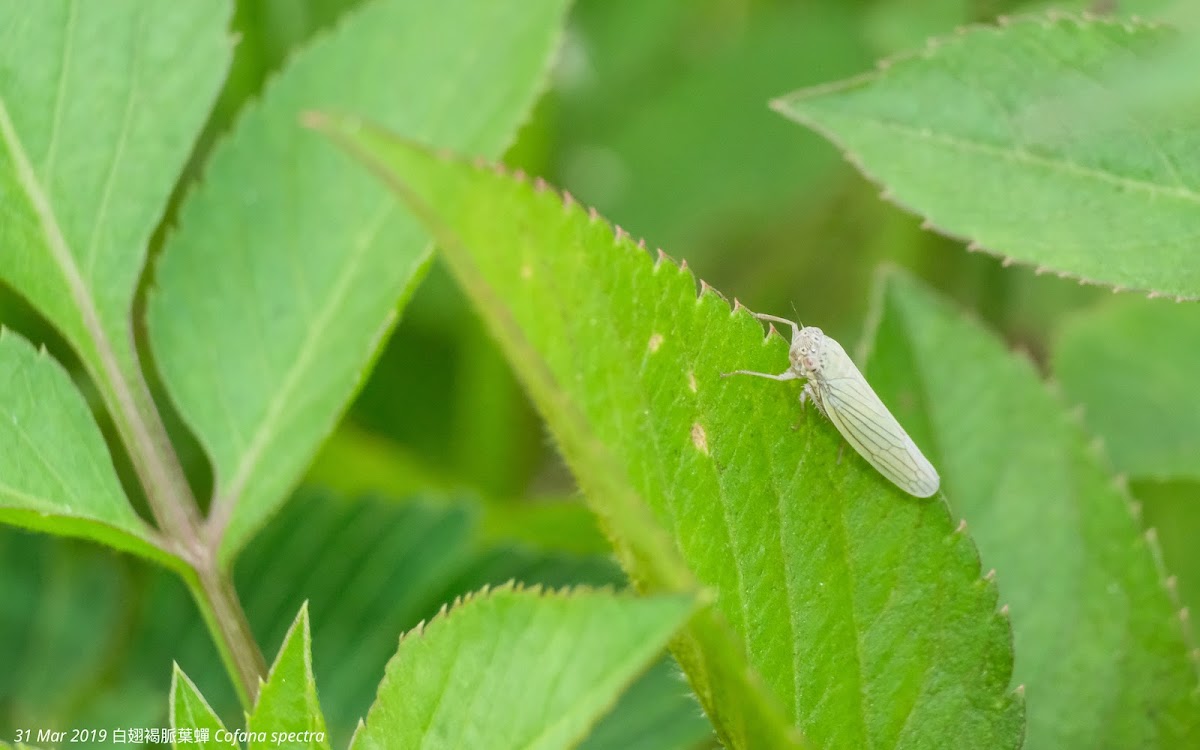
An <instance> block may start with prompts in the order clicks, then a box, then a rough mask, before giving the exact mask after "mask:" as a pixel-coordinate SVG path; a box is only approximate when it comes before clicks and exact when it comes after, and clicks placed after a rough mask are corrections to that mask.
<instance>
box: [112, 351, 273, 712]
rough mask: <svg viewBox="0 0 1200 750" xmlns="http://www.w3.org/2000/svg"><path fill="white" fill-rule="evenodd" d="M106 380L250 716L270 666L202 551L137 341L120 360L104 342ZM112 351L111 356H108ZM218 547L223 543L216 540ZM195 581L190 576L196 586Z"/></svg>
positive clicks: (157, 510) (163, 524) (195, 510)
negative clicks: (189, 568)
mask: <svg viewBox="0 0 1200 750" xmlns="http://www.w3.org/2000/svg"><path fill="white" fill-rule="evenodd" d="M100 343H101V346H100V347H99V348H100V349H101V351H102V352H104V353H106V354H108V355H109V356H102V360H103V362H104V372H103V373H100V375H101V376H102V377H99V378H97V380H98V381H99V382H101V383H102V384H104V385H105V386H107V387H105V388H102V391H103V392H104V393H105V400H106V402H107V403H108V407H109V410H110V411H111V412H112V415H113V421H114V422H115V423H116V426H117V430H118V431H119V432H120V434H121V439H122V441H123V442H124V443H125V445H126V447H127V448H128V450H129V454H130V457H131V458H132V460H133V466H134V470H135V471H136V472H137V475H138V479H139V481H140V482H141V483H142V487H143V488H144V489H145V491H146V499H147V503H148V504H149V505H150V510H151V513H153V515H154V519H155V521H156V522H157V524H158V527H159V529H160V530H161V532H162V533H163V535H164V536H165V537H166V539H167V541H168V542H169V543H170V547H171V550H170V551H172V552H173V553H175V554H176V555H178V556H179V557H180V558H181V559H183V560H184V562H186V563H187V564H188V565H189V566H190V567H191V571H192V573H194V579H193V580H189V581H188V584H189V587H190V588H191V590H192V595H193V596H194V597H195V599H196V605H197V606H198V607H199V608H200V611H201V613H202V614H203V615H204V620H205V623H206V624H207V625H208V628H209V631H210V632H211V634H212V637H213V640H214V641H215V642H216V644H217V648H218V650H219V651H220V652H221V656H222V659H223V661H224V662H225V668H226V670H227V671H228V672H229V676H230V679H231V680H232V681H233V683H234V686H235V688H236V689H237V692H238V697H239V698H240V699H241V701H242V705H243V708H245V709H246V710H247V711H248V710H250V709H251V708H252V707H253V705H254V700H255V698H256V697H257V694H258V685H259V681H260V679H261V678H263V677H264V676H265V675H266V665H265V662H264V660H263V656H262V652H261V651H260V650H259V648H258V643H257V642H255V640H254V635H253V633H251V631H250V625H249V622H248V621H247V619H246V613H245V611H244V610H243V609H242V605H241V602H240V601H239V600H238V598H237V591H236V590H235V588H234V586H233V583H232V581H231V580H230V579H229V577H228V576H227V575H226V574H225V573H223V572H222V571H221V570H220V567H219V564H218V562H217V554H216V545H215V544H214V545H213V546H212V547H211V548H210V547H209V546H208V545H206V544H205V543H204V539H203V536H202V533H201V532H202V523H201V520H200V509H199V506H198V505H197V503H196V499H195V497H194V496H193V494H192V490H191V487H190V486H189V485H188V482H187V478H186V476H185V475H184V473H183V466H182V464H180V462H179V457H178V455H176V453H175V448H174V446H173V445H172V444H171V440H170V437H169V436H168V435H167V429H166V426H165V425H164V424H163V421H162V416H161V415H160V414H159V411H158V407H157V405H156V404H155V403H154V397H153V396H151V395H150V387H149V386H148V385H147V384H146V380H145V377H144V376H143V375H142V370H141V366H140V364H139V362H138V357H137V350H136V347H135V345H134V342H133V338H132V336H130V338H129V339H128V342H127V348H126V349H125V350H124V351H123V352H121V354H123V355H124V356H120V355H117V354H116V352H114V351H113V350H112V349H111V348H108V347H105V346H104V344H106V343H108V342H106V341H101V342H100ZM106 349H107V351H105V350H106ZM218 541H219V540H218ZM190 577H191V576H189V578H190Z"/></svg>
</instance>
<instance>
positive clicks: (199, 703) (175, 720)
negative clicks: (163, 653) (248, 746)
mask: <svg viewBox="0 0 1200 750" xmlns="http://www.w3.org/2000/svg"><path fill="white" fill-rule="evenodd" d="M171 727H172V728H173V729H174V730H175V736H176V741H175V742H174V743H173V746H174V747H176V748H180V747H189V748H196V749H197V750H228V749H229V748H232V749H233V750H238V748H239V745H238V744H237V743H236V742H233V741H232V739H230V740H228V741H224V742H222V741H218V740H217V737H218V735H219V733H223V732H225V725H224V724H222V723H221V719H220V718H218V717H217V715H216V714H215V713H213V710H212V708H210V707H209V705H208V701H206V700H204V696H203V695H201V694H200V691H199V690H197V689H196V686H195V685H193V684H192V681H191V680H189V679H188V676H187V675H186V674H184V673H183V670H182V669H180V668H179V665H178V664H176V665H175V667H174V670H173V671H172V672H171ZM197 731H199V732H201V733H203V732H207V734H208V739H207V740H200V739H198V738H197V737H198V734H197ZM185 733H186V734H187V735H190V736H191V737H192V738H193V739H192V741H191V742H184V741H182V740H183V735H184V734H185ZM200 736H203V735H200ZM221 736H222V739H224V738H225V736H227V735H221Z"/></svg>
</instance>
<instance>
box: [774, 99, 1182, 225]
mask: <svg viewBox="0 0 1200 750" xmlns="http://www.w3.org/2000/svg"><path fill="white" fill-rule="evenodd" d="M783 106H784V107H792V106H803V105H802V103H801V102H798V101H797V102H790V101H787V100H785V101H784V103H783ZM783 111H784V113H785V114H787V115H789V116H791V117H794V118H795V119H797V120H800V121H801V122H803V124H805V125H807V126H809V127H811V128H813V129H814V130H817V131H819V132H821V133H822V134H823V135H824V136H825V137H826V138H828V139H829V140H831V141H834V142H835V143H838V144H840V145H841V146H842V147H843V148H846V149H848V150H853V149H849V146H848V144H847V140H846V139H845V138H843V137H841V136H840V135H837V134H835V133H834V132H833V131H831V130H829V129H828V128H825V127H823V126H822V125H821V124H820V122H819V121H818V117H816V116H814V115H811V114H809V113H807V112H802V111H796V110H791V109H784V110H783ZM833 114H834V116H837V117H845V118H850V119H854V120H857V121H859V122H861V123H865V124H867V125H872V126H875V127H878V128H880V129H882V130H885V131H887V130H890V131H893V132H895V133H899V134H901V135H903V136H906V137H908V138H911V139H913V140H918V141H926V142H929V143H935V144H940V145H943V146H949V147H951V148H956V149H959V150H960V151H968V152H970V151H974V152H976V153H981V154H986V155H988V156H992V157H995V158H996V159H998V160H1000V161H1007V162H1011V163H1014V164H1022V165H1031V166H1038V167H1044V168H1046V169H1048V170H1050V171H1052V172H1059V173H1063V174H1068V175H1071V176H1073V177H1082V178H1085V179H1090V180H1095V181H1096V182H1101V183H1105V184H1107V185H1113V186H1116V187H1120V188H1126V189H1129V190H1136V191H1139V192H1144V193H1148V194H1149V195H1151V196H1155V197H1164V198H1174V199H1178V200H1182V201H1186V202H1188V203H1195V204H1197V205H1200V193H1197V192H1195V191H1193V190H1189V189H1187V188H1174V187H1168V186H1166V185H1162V184H1159V183H1156V182H1148V181H1146V180H1138V179H1135V178H1132V177H1125V176H1122V175H1119V174H1115V173H1113V172H1106V171H1104V170H1100V169H1095V168H1093V167H1087V166H1084V165H1082V164H1077V163H1075V162H1072V161H1068V160H1066V159H1055V158H1051V157H1047V156H1040V155H1038V154H1035V153H1033V152H1031V151H1027V150H1024V149H1020V148H1005V147H1002V146H996V145H993V144H990V143H984V142H983V141H977V140H973V139H971V138H966V137H962V136H957V135H952V134H950V133H945V132H937V131H934V130H932V129H930V128H918V127H914V126H912V125H907V124H904V123H900V122H896V121H893V120H886V119H882V118H878V117H868V116H864V115H860V114H847V113H842V112H835V113H833Z"/></svg>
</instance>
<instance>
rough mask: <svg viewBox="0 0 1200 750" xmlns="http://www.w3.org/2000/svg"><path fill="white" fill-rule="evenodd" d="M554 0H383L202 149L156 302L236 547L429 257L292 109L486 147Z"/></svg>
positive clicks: (515, 106)
mask: <svg viewBox="0 0 1200 750" xmlns="http://www.w3.org/2000/svg"><path fill="white" fill-rule="evenodd" d="M564 6H565V2H564V0H533V1H531V2H524V3H519V4H517V5H514V6H511V7H510V6H507V5H506V6H504V7H503V8H501V6H498V5H495V4H494V3H490V2H486V1H485V0H449V1H448V2H439V3H413V2H408V0H377V1H376V2H373V3H371V4H369V5H367V6H365V7H364V8H363V9H361V10H359V11H356V12H353V13H351V14H349V15H348V16H347V17H346V18H345V19H344V21H343V23H341V24H340V25H339V26H338V27H337V28H336V29H334V30H333V31H332V32H331V33H329V34H327V35H325V36H322V37H321V38H319V39H318V40H317V41H315V42H314V43H313V44H312V45H311V46H309V47H308V48H306V49H304V50H303V51H301V52H300V53H298V54H297V55H296V57H295V58H294V59H293V60H292V63H291V65H290V66H289V67H288V68H287V69H286V70H285V71H284V72H283V73H281V74H280V76H279V77H278V78H277V79H276V80H275V81H274V82H273V83H272V84H270V85H269V86H268V88H267V90H266V92H265V94H264V95H263V98H262V101H261V102H259V103H258V104H256V105H252V106H251V107H250V108H249V109H248V110H247V111H246V113H245V114H244V116H243V117H242V118H241V120H240V121H239V123H238V125H237V127H236V128H235V130H234V131H233V133H232V134H231V136H230V137H229V139H228V140H227V141H225V142H223V143H222V144H221V146H220V147H218V149H217V150H216V151H215V152H214V153H213V156H212V159H211V162H210V163H209V165H208V168H207V172H206V176H205V179H204V182H203V184H202V185H201V187H200V188H199V189H198V190H197V191H196V192H194V193H193V194H192V195H191V196H189V198H188V200H187V201H186V203H185V205H184V206H183V207H182V209H181V211H180V226H179V230H178V232H177V233H176V234H174V235H173V236H172V237H171V238H170V240H169V241H168V242H167V245H166V247H165V249H164V257H163V260H162V262H161V264H160V267H159V269H158V277H157V289H156V290H155V292H154V293H153V294H152V295H151V297H150V300H149V303H148V316H149V329H150V340H151V344H152V348H153V350H154V353H155V356H156V358H157V360H158V363H159V365H160V369H161V371H162V374H163V380H164V382H165V384H166V386H167V390H168V392H169V393H170V395H171V397H172V398H173V400H174V401H175V403H176V405H177V406H178V408H179V411H180V412H181V414H182V415H183V417H184V418H185V420H186V421H187V423H188V424H189V425H190V426H191V427H192V429H193V430H194V431H195V432H196V434H197V436H198V437H199V439H200V442H201V443H202V444H203V445H204V447H205V448H206V450H207V451H208V453H209V455H210V457H211V459H212V462H213V465H214V468H215V471H216V489H215V495H214V499H213V505H212V519H211V527H210V532H211V533H212V534H213V535H214V536H215V535H218V534H222V533H223V534H224V538H223V541H222V546H221V554H222V558H223V561H224V562H225V564H226V565H228V563H229V561H230V560H231V559H232V558H233V555H234V554H235V553H236V551H237V550H238V549H239V548H240V547H241V546H242V545H243V544H244V543H245V542H246V540H247V539H248V538H249V536H250V535H251V534H252V533H253V532H254V531H255V530H256V529H257V528H259V527H260V526H261V525H262V523H263V522H264V521H265V520H266V518H267V517H269V516H270V514H271V513H273V512H274V511H275V509H276V508H277V507H278V506H279V504H280V503H282V502H283V501H284V499H285V497H286V494H287V492H288V490H289V489H290V488H291V487H292V486H293V485H294V484H295V483H296V481H297V480H298V479H299V477H300V475H301V473H302V472H303V469H304V467H305V465H306V464H307V463H308V461H309V459H310V458H311V457H312V456H313V454H314V453H315V452H316V450H317V448H318V446H319V444H320V442H321V440H322V439H323V438H324V437H325V436H326V435H327V434H328V433H329V432H330V430H331V429H332V427H333V425H334V423H335V422H336V420H337V418H338V416H339V414H340V413H341V412H342V410H343V409H344V408H345V406H346V404H347V402H348V401H349V399H350V397H351V396H352V395H353V393H354V392H355V390H356V389H357V387H358V385H359V381H360V379H361V377H362V374H363V372H364V371H365V370H366V369H367V368H368V365H369V364H370V361H371V359H372V358H373V356H374V353H375V351H376V349H377V347H378V345H379V342H380V340H381V339H382V338H383V337H384V336H385V335H386V334H387V333H388V331H389V330H390V329H391V327H392V324H393V322H394V321H395V318H396V314H397V310H398V308H399V307H402V306H403V303H404V302H405V301H406V300H407V298H408V295H409V294H410V293H411V292H412V290H413V288H414V287H415V285H416V283H417V282H418V281H419V280H420V279H421V277H422V276H423V275H424V272H425V268H426V266H427V263H428V259H429V249H428V247H427V244H428V241H427V239H426V238H425V236H424V234H423V233H422V232H421V230H420V229H419V228H418V226H417V224H416V222H414V221H412V220H411V219H410V218H408V217H407V216H405V215H404V214H403V212H401V211H399V210H398V209H397V208H396V207H395V206H394V201H393V200H392V199H391V198H390V197H389V196H387V195H386V193H385V192H384V191H383V190H382V189H381V188H380V187H379V186H378V185H376V184H374V183H373V182H372V181H371V180H370V179H368V178H367V177H366V176H365V175H361V174H354V173H353V171H351V170H347V169H345V166H344V163H343V162H342V161H340V157H339V156H338V155H337V154H336V153H334V151H333V150H332V149H330V148H329V146H328V144H325V143H322V142H321V140H320V139H319V138H317V137H316V136H315V135H313V134H312V133H309V132H306V131H304V130H303V129H302V128H300V127H299V124H298V118H299V114H300V113H301V112H302V111H304V110H305V109H308V108H311V107H315V106H322V107H330V108H333V109H335V110H354V111H362V112H369V113H370V114H371V115H372V116H374V117H378V118H379V119H380V120H382V121H383V122H387V123H388V124H389V125H391V126H392V127H395V128H397V129H399V130H400V131H402V132H406V133H411V134H414V135H419V136H422V137H427V138H436V139H437V140H438V142H439V143H442V144H444V145H447V146H454V147H458V148H463V149H467V150H470V151H481V152H483V153H487V154H491V155H497V154H499V153H500V152H501V151H502V150H503V148H504V146H505V144H507V143H508V142H509V140H510V139H511V137H512V134H513V132H514V131H515V129H516V127H517V125H518V124H519V123H520V121H521V118H522V117H524V116H525V114H526V112H527V111H528V109H529V107H530V105H531V102H532V100H533V98H534V96H535V94H536V93H537V92H538V90H539V88H540V87H541V85H542V79H543V77H544V76H543V73H544V69H545V68H546V66H547V60H548V58H549V56H550V54H551V51H552V50H553V49H554V45H555V42H556V41H557V39H558V36H559V33H560V32H559V27H560V24H561V19H562V14H563V11H564Z"/></svg>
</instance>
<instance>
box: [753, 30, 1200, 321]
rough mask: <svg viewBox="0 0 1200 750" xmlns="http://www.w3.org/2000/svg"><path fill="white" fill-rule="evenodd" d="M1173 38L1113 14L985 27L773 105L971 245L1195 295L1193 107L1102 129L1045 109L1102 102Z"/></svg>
mask: <svg viewBox="0 0 1200 750" xmlns="http://www.w3.org/2000/svg"><path fill="white" fill-rule="evenodd" d="M1172 38H1174V35H1173V34H1172V33H1171V32H1170V31H1168V30H1167V29H1164V28H1158V27H1152V26H1147V25H1140V24H1134V25H1127V24H1126V23H1125V22H1121V21H1114V20H1088V21H1082V20H1076V19H1070V18H1061V19H1056V20H1046V19H1034V20H1023V21H1017V22H1013V23H1012V24H1011V25H1007V26H1003V27H1000V28H990V27H977V28H972V29H970V30H968V31H966V32H964V33H962V34H958V35H956V36H953V37H949V38H946V39H942V40H936V41H934V42H931V43H930V44H929V45H928V46H927V47H926V49H925V50H923V51H922V52H920V53H917V54H915V55H912V56H910V57H905V58H900V59H896V60H893V61H889V62H888V63H887V64H885V65H881V66H880V69H879V70H878V71H876V72H873V73H869V74H866V75H863V76H860V77H857V78H852V79H849V80H846V81H842V82H840V83H835V84H831V85H826V86H820V87H817V88H813V89H807V90H803V91H799V92H797V93H794V94H791V95H789V96H787V97H784V98H783V99H781V100H779V101H777V102H775V104H774V106H775V107H776V108H777V109H779V110H780V111H781V112H782V113H784V114H785V115H787V116H788V117H791V118H793V119H795V120H797V121H799V122H801V123H803V124H805V125H807V126H809V127H811V128H813V129H815V130H817V131H818V132H820V133H822V134H824V135H825V136H826V137H827V138H829V139H830V140H832V141H833V142H834V143H836V144H837V145H839V146H840V147H841V148H843V149H844V150H845V151H846V152H847V157H848V158H849V159H850V160H851V161H853V162H854V163H856V164H858V165H859V166H860V167H861V169H862V170H863V172H864V173H866V174H867V175H868V176H869V177H871V178H872V179H873V180H875V181H877V182H878V183H880V184H881V185H883V186H884V190H885V194H886V195H887V196H889V197H891V198H893V199H894V200H895V201H896V202H897V203H899V204H900V205H902V206H904V207H906V208H908V209H910V210H912V211H913V212H915V213H917V214H920V215H921V216H923V217H925V218H926V220H927V221H928V222H929V224H930V225H932V226H934V227H936V228H938V229H939V230H941V231H944V232H946V233H947V234H950V235H953V236H955V237H961V238H964V239H966V240H969V241H970V242H971V243H972V245H971V247H972V248H975V247H980V248H983V249H986V250H988V251H989V252H994V253H996V254H997V255H1000V256H1003V257H1005V258H1006V260H1015V261H1018V262H1021V263H1027V264H1030V265H1034V266H1037V267H1038V268H1039V269H1045V270H1050V271H1053V272H1055V273H1059V274H1062V275H1069V276H1073V277H1077V278H1079V279H1081V280H1085V281H1090V282H1095V283H1102V284H1107V285H1111V286H1114V287H1130V288H1137V289H1143V290H1148V291H1151V292H1155V293H1161V294H1169V295H1175V296H1180V297H1189V298H1195V297H1200V264H1197V263H1195V262H1194V259H1195V248H1194V242H1193V239H1192V238H1193V235H1195V234H1197V233H1200V163H1198V162H1197V159H1196V154H1197V153H1200V129H1197V128H1196V125H1195V122H1196V120H1195V112H1194V108H1192V109H1190V110H1189V111H1177V112H1174V113H1172V114H1171V116H1164V117H1158V118H1130V117H1126V118H1116V119H1105V120H1102V121H1098V122H1095V123H1092V122H1089V121H1088V120H1087V118H1083V117H1080V116H1079V115H1078V114H1071V113H1069V112H1066V111H1062V110H1060V109H1056V108H1055V107H1053V106H1049V105H1048V104H1047V103H1048V102H1052V101H1055V100H1058V101H1064V100H1066V101H1069V100H1070V99H1069V98H1068V97H1078V96H1084V95H1088V94H1090V95H1092V96H1094V97H1095V98H1097V99H1100V98H1104V95H1105V91H1106V90H1107V89H1106V87H1108V86H1109V85H1110V82H1109V81H1108V79H1107V78H1106V77H1105V75H1106V72H1107V71H1109V70H1112V69H1116V68H1118V67H1120V66H1125V65H1129V64H1132V63H1134V62H1136V61H1138V60H1139V59H1140V58H1141V57H1143V56H1146V55H1148V54H1150V52H1149V50H1152V49H1153V48H1155V47H1156V46H1161V45H1163V44H1164V43H1166V42H1167V41H1169V40H1170V39H1172Z"/></svg>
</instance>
